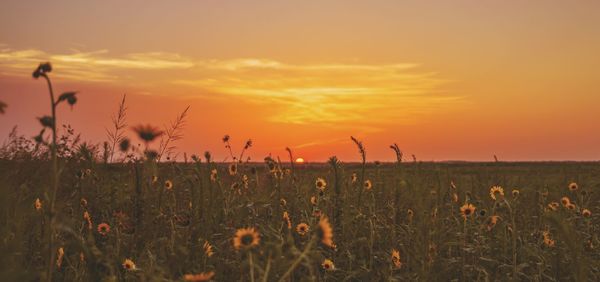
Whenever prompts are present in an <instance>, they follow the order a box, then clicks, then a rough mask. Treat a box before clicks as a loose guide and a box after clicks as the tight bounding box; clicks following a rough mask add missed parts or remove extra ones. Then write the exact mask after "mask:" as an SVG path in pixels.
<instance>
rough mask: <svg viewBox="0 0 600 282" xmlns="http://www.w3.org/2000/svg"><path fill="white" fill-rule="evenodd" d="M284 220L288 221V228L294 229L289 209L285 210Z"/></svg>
mask: <svg viewBox="0 0 600 282" xmlns="http://www.w3.org/2000/svg"><path fill="white" fill-rule="evenodd" d="M283 220H285V222H286V223H287V227H288V229H292V221H291V220H290V214H289V213H288V212H287V211H284V212H283Z"/></svg>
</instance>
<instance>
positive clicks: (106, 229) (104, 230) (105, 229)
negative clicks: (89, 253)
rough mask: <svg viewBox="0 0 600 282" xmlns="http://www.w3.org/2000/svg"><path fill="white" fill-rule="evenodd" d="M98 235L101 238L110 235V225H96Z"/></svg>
mask: <svg viewBox="0 0 600 282" xmlns="http://www.w3.org/2000/svg"><path fill="white" fill-rule="evenodd" d="M98 233H100V235H102V236H106V235H108V233H110V225H108V223H100V224H98Z"/></svg>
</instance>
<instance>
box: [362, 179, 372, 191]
mask: <svg viewBox="0 0 600 282" xmlns="http://www.w3.org/2000/svg"><path fill="white" fill-rule="evenodd" d="M363 186H364V187H365V190H367V191H369V190H371V188H373V183H371V180H365V183H364V184H363Z"/></svg>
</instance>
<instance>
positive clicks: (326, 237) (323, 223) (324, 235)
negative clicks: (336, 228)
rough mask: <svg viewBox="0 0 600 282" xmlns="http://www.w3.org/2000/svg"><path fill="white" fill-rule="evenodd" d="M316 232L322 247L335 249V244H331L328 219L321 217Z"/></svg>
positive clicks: (331, 230) (330, 229)
mask: <svg viewBox="0 0 600 282" xmlns="http://www.w3.org/2000/svg"><path fill="white" fill-rule="evenodd" d="M317 232H318V233H317V234H318V235H319V239H321V243H323V245H325V246H327V247H330V248H335V244H334V243H333V228H331V223H329V219H328V218H327V217H326V216H321V219H320V220H319V229H318V231H317Z"/></svg>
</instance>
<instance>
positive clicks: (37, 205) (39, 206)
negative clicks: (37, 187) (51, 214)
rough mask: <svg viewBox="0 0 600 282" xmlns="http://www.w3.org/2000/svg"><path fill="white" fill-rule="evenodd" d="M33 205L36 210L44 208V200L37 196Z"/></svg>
mask: <svg viewBox="0 0 600 282" xmlns="http://www.w3.org/2000/svg"><path fill="white" fill-rule="evenodd" d="M33 206H34V207H35V210H36V211H39V210H41V209H42V201H41V200H40V198H36V199H35V202H34V203H33Z"/></svg>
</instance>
